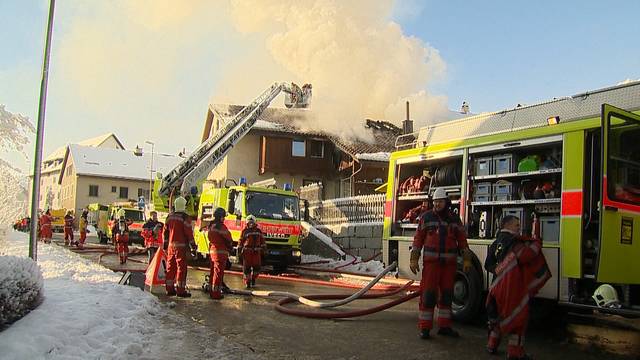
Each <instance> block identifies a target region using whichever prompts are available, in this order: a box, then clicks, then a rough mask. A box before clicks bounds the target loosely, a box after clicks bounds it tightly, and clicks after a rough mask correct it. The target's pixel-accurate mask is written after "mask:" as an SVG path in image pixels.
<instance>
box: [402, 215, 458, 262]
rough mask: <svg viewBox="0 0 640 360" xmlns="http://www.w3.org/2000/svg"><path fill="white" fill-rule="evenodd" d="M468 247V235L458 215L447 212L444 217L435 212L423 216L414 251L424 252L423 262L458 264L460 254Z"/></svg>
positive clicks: (413, 246)
mask: <svg viewBox="0 0 640 360" xmlns="http://www.w3.org/2000/svg"><path fill="white" fill-rule="evenodd" d="M467 247H468V245H467V235H466V234H465V230H464V227H463V226H462V221H460V217H458V215H456V214H454V213H452V212H449V211H447V212H446V213H445V214H444V216H443V215H440V214H438V213H437V212H435V210H429V211H427V212H425V213H424V214H422V216H421V218H420V223H419V224H418V230H417V231H416V235H415V236H414V238H413V245H412V249H414V250H416V251H420V250H422V259H423V262H437V261H441V262H448V263H451V262H456V258H457V257H458V253H459V252H460V251H461V250H463V249H466V248H467Z"/></svg>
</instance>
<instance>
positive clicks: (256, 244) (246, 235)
mask: <svg viewBox="0 0 640 360" xmlns="http://www.w3.org/2000/svg"><path fill="white" fill-rule="evenodd" d="M238 246H240V247H242V248H244V250H243V251H256V252H257V251H262V249H263V248H264V247H265V246H266V244H265V242H264V235H262V230H260V229H259V228H258V227H257V226H256V227H253V228H249V227H246V228H244V229H243V230H242V234H240V242H239V243H238Z"/></svg>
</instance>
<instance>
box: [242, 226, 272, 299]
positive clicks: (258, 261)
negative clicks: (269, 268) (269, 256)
mask: <svg viewBox="0 0 640 360" xmlns="http://www.w3.org/2000/svg"><path fill="white" fill-rule="evenodd" d="M266 247H267V245H266V244H265V242H264V236H263V235H262V231H261V230H260V229H259V228H258V224H256V217H255V216H253V215H249V216H247V227H246V228H244V229H243V230H242V234H241V235H240V242H239V244H238V252H239V253H240V255H241V256H242V272H243V274H244V276H243V278H244V285H245V287H246V288H247V289H248V288H250V287H252V286H255V285H256V279H257V278H258V275H260V266H261V265H262V254H263V253H264V251H265V250H266Z"/></svg>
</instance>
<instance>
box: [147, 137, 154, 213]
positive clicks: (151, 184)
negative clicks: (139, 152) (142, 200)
mask: <svg viewBox="0 0 640 360" xmlns="http://www.w3.org/2000/svg"><path fill="white" fill-rule="evenodd" d="M145 144H149V145H151V166H150V167H149V204H151V201H153V200H152V198H153V195H152V194H153V148H154V146H155V143H153V141H149V140H146V141H145Z"/></svg>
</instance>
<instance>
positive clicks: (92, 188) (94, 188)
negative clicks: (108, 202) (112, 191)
mask: <svg viewBox="0 0 640 360" xmlns="http://www.w3.org/2000/svg"><path fill="white" fill-rule="evenodd" d="M89 196H91V197H98V185H89Z"/></svg>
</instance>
